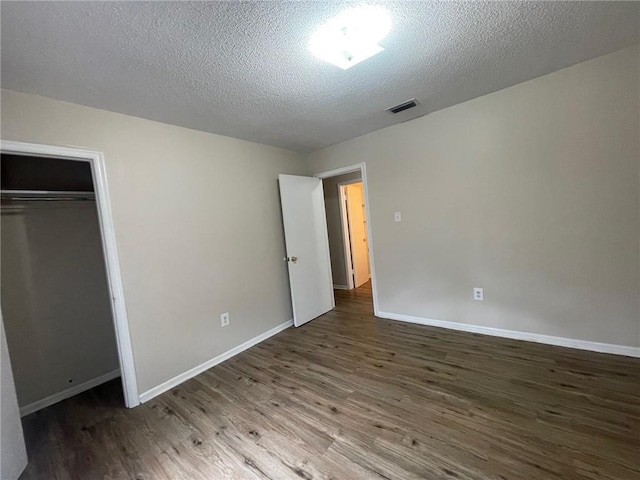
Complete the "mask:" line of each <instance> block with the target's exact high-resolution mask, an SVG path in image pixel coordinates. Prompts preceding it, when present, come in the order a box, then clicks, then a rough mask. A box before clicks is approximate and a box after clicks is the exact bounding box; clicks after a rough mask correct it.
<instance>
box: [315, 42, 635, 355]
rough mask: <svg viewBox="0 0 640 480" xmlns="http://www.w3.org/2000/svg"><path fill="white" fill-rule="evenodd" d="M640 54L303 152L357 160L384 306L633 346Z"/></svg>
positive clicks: (630, 52)
mask: <svg viewBox="0 0 640 480" xmlns="http://www.w3.org/2000/svg"><path fill="white" fill-rule="evenodd" d="M639 70H640V65H639V50H638V47H637V46H636V47H633V48H629V49H625V50H622V51H619V52H616V53H613V54H610V55H607V56H604V57H600V58H597V59H594V60H591V61H588V62H584V63H582V64H578V65H575V66H572V67H570V68H567V69H564V70H560V71H558V72H555V73H552V74H550V75H546V76H543V77H540V78H537V79H534V80H531V81H529V82H526V83H522V84H520V85H516V86H514V87H511V88H508V89H505V90H502V91H499V92H496V93H493V94H490V95H486V96H484V97H480V98H477V99H474V100H471V101H469V102H466V103H463V104H460V105H457V106H454V107H451V108H447V109H445V110H441V111H438V112H436V113H433V114H431V115H428V116H426V117H422V118H419V119H416V120H413V121H410V122H407V123H403V124H399V125H396V126H393V127H389V128H386V129H383V130H380V131H377V132H374V133H371V134H368V135H365V136H362V137H359V138H355V139H353V140H349V141H347V142H344V143H341V144H338V145H335V146H332V147H329V148H326V149H323V150H320V151H318V152H315V153H313V154H311V155H310V156H309V161H310V163H311V166H312V169H313V171H314V172H322V171H326V170H330V169H332V168H337V167H340V166H344V165H349V164H353V163H357V162H361V161H365V162H366V164H367V176H368V183H369V185H368V186H369V195H370V198H369V200H370V209H371V214H372V218H371V219H370V221H371V227H372V234H373V237H372V239H371V241H372V245H373V248H374V257H375V267H376V272H375V273H376V280H377V288H378V296H379V308H380V310H381V311H383V312H391V313H395V314H404V315H410V316H416V317H422V318H428V319H436V320H444V321H451V322H462V323H466V324H473V325H481V326H487V327H495V328H501V329H508V330H516V331H523V332H532V333H537V334H544V335H552V336H559V337H568V338H573V339H580V340H588V341H595V342H604V343H611V344H618V345H627V346H638V345H639V344H640V319H639V318H640V315H639V268H640V244H639V237H640V235H639V218H640V212H639V210H640V199H639V183H638V180H639V163H640V147H639V132H640V123H639V118H638V117H639V111H640V103H639V85H640V78H639ZM394 211H401V212H402V222H401V223H394V221H393V212H394ZM473 287H483V288H484V289H485V301H484V302H482V303H481V302H474V301H473V300H472V288H473Z"/></svg>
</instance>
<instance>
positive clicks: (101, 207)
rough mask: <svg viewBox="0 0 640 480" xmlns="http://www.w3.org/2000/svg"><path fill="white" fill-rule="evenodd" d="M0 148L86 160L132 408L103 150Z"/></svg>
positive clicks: (134, 388) (131, 371)
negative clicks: (91, 179)
mask: <svg viewBox="0 0 640 480" xmlns="http://www.w3.org/2000/svg"><path fill="white" fill-rule="evenodd" d="M0 151H1V152H2V153H8V154H13V155H25V156H36V157H45V158H46V157H50V158H54V159H64V160H76V161H80V162H89V164H90V165H91V175H92V178H93V188H94V193H95V196H96V206H97V211H98V220H99V222H100V236H101V238H102V249H103V252H104V261H105V266H106V271H107V284H108V286H109V295H110V297H111V313H112V317H113V323H114V328H115V334H116V342H117V344H118V356H119V359H120V374H121V376H122V387H123V391H124V402H125V405H126V406H127V408H133V407H135V406H137V405H139V404H140V397H139V395H138V384H137V380H136V369H135V364H134V359H133V348H132V345H131V334H130V331H129V321H128V319H127V309H126V307H125V299H124V288H123V285H122V276H121V273H120V262H119V260H118V248H117V244H116V236H115V230H114V226H113V217H112V214H111V202H110V200H109V189H108V187H107V174H106V170H105V164H104V155H103V154H102V152H98V151H93V150H84V149H79V148H68V147H58V146H54V145H41V144H35V143H23V142H14V141H6V140H0Z"/></svg>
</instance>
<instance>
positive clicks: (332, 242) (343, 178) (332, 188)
mask: <svg viewBox="0 0 640 480" xmlns="http://www.w3.org/2000/svg"><path fill="white" fill-rule="evenodd" d="M360 179H361V175H360V172H351V173H345V174H344V175H338V176H336V177H329V178H325V179H324V180H322V188H323V190H324V206H325V210H326V213H327V233H328V235H329V251H330V253H331V272H332V274H333V284H334V285H337V286H341V287H346V286H348V281H347V262H346V259H345V257H344V236H343V233H342V220H341V217H340V196H339V195H338V183H340V182H348V181H355V180H360Z"/></svg>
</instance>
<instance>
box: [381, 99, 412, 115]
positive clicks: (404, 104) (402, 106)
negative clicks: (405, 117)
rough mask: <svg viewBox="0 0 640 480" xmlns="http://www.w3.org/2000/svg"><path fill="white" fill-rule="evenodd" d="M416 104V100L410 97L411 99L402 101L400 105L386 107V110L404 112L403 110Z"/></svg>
mask: <svg viewBox="0 0 640 480" xmlns="http://www.w3.org/2000/svg"><path fill="white" fill-rule="evenodd" d="M416 105H418V102H417V100H416V99H415V98H412V99H411V100H407V101H406V102H402V103H401V104H400V105H396V106H395V107H391V108H387V112H391V113H400V112H404V111H405V110H409V109H410V108H413V107H415V106H416Z"/></svg>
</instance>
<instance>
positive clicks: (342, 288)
mask: <svg viewBox="0 0 640 480" xmlns="http://www.w3.org/2000/svg"><path fill="white" fill-rule="evenodd" d="M333 289H334V290H349V287H347V286H346V285H334V286H333Z"/></svg>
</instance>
